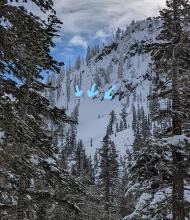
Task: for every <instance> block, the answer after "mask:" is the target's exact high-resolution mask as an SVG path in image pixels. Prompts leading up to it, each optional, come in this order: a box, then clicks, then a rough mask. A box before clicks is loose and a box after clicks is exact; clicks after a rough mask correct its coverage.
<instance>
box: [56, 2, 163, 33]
mask: <svg viewBox="0 0 190 220" xmlns="http://www.w3.org/2000/svg"><path fill="white" fill-rule="evenodd" d="M164 4H165V0H133V1H131V0H81V1H77V0H55V9H56V11H57V14H58V16H59V17H60V18H61V19H63V22H64V31H65V32H66V33H72V34H75V35H81V33H83V34H86V35H88V36H91V37H92V36H94V35H95V33H96V32H97V31H98V30H101V29H102V30H105V32H106V33H107V32H108V31H109V32H111V31H112V30H113V29H116V28H117V27H118V26H126V25H127V24H129V23H130V22H131V20H133V19H134V20H140V19H144V18H145V16H147V17H148V16H157V15H158V11H159V7H162V6H164Z"/></svg>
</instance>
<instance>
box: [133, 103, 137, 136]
mask: <svg viewBox="0 0 190 220" xmlns="http://www.w3.org/2000/svg"><path fill="white" fill-rule="evenodd" d="M132 112H133V122H132V128H133V131H134V132H135V130H136V126H137V113H136V108H135V105H134V103H133V105H132Z"/></svg>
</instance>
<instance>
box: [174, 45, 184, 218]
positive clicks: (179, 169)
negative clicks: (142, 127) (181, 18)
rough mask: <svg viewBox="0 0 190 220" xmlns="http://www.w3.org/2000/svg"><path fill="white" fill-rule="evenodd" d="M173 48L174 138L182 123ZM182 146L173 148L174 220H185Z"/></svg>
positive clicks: (177, 71) (180, 130)
mask: <svg viewBox="0 0 190 220" xmlns="http://www.w3.org/2000/svg"><path fill="white" fill-rule="evenodd" d="M175 47H176V46H175ZM175 47H174V48H173V64H172V65H173V77H172V112H173V114H172V130H173V136H176V135H181V134H182V121H181V119H180V117H179V115H178V113H179V110H180V109H179V107H180V96H179V90H178V73H179V70H178V66H177V60H176V58H175V49H176V48H175ZM179 147H180V146H173V150H172V158H173V169H174V171H173V190H172V204H173V207H172V212H173V220H185V207H184V174H183V173H184V171H183V156H182V155H181V153H180V152H179V151H178V148H179Z"/></svg>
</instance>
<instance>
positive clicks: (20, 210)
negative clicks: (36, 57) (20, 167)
mask: <svg viewBox="0 0 190 220" xmlns="http://www.w3.org/2000/svg"><path fill="white" fill-rule="evenodd" d="M30 85H31V75H30V73H29V75H28V79H27V80H26V91H25V97H24V99H23V112H22V120H23V122H25V121H26V117H27V112H28V100H29V87H30ZM24 152H25V146H24V144H22V145H21V146H20V152H19V157H20V163H21V164H22V156H23V153H24ZM21 172H22V171H21ZM25 190H26V177H25V175H23V174H22V173H21V174H20V176H19V190H18V201H17V220H24V218H25V212H24V209H25Z"/></svg>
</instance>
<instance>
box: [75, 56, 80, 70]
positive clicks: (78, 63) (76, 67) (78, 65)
mask: <svg viewBox="0 0 190 220" xmlns="http://www.w3.org/2000/svg"><path fill="white" fill-rule="evenodd" d="M80 67H81V58H80V55H78V57H77V59H76V63H75V69H76V70H80Z"/></svg>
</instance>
